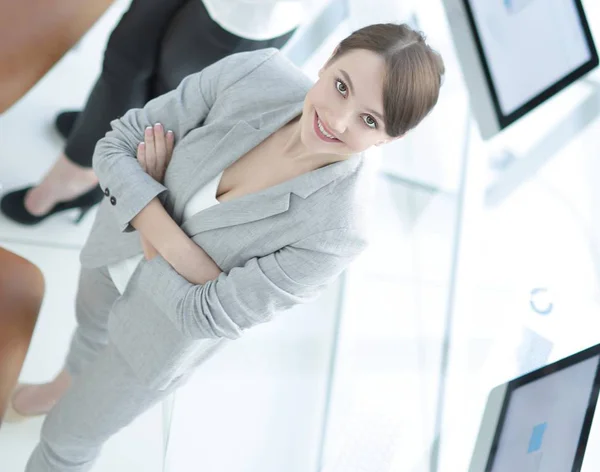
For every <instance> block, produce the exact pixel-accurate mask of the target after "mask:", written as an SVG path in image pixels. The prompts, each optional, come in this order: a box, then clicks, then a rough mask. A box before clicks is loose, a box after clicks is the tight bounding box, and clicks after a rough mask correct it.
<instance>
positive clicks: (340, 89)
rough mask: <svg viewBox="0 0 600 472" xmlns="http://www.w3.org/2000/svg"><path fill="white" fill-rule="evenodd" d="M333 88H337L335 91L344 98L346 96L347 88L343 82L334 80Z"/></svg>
mask: <svg viewBox="0 0 600 472" xmlns="http://www.w3.org/2000/svg"><path fill="white" fill-rule="evenodd" d="M335 88H337V91H338V92H340V93H341V94H342V95H344V96H346V94H347V93H348V87H346V84H345V83H344V82H342V81H341V80H340V79H336V81H335Z"/></svg>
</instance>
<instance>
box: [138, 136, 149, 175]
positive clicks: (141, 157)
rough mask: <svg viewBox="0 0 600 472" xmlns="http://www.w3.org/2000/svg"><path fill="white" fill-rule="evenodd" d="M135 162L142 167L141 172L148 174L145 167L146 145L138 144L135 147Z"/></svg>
mask: <svg viewBox="0 0 600 472" xmlns="http://www.w3.org/2000/svg"><path fill="white" fill-rule="evenodd" d="M137 160H138V162H139V163H140V166H141V167H142V170H143V171H144V172H146V173H148V166H147V165H146V143H140V144H138V147H137Z"/></svg>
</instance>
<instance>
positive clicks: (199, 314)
mask: <svg viewBox="0 0 600 472" xmlns="http://www.w3.org/2000/svg"><path fill="white" fill-rule="evenodd" d="M365 245H366V243H365V241H364V239H362V238H361V237H359V236H358V235H356V234H355V233H354V232H353V231H351V230H348V229H346V228H339V229H334V230H327V231H322V232H320V233H316V234H313V235H311V236H309V237H307V238H304V239H302V240H300V241H297V242H296V243H294V244H291V245H289V246H286V247H284V248H282V249H280V250H279V251H276V252H274V253H272V254H267V255H265V256H263V257H254V258H252V259H250V260H249V261H247V262H246V263H245V264H244V266H242V267H234V268H233V269H231V270H230V271H229V273H225V272H221V273H220V274H219V275H218V277H217V278H216V279H214V280H208V281H206V282H205V283H204V284H193V283H190V282H188V281H187V280H186V279H185V278H184V277H182V276H181V275H180V274H178V273H177V271H176V270H175V269H174V268H173V267H171V265H170V264H169V263H168V262H167V261H166V260H165V259H164V258H163V257H161V256H157V257H155V258H153V259H152V260H150V261H145V262H144V263H142V267H141V269H140V271H139V274H138V277H139V279H138V281H137V284H138V286H139V287H140V288H141V290H145V291H146V293H147V295H148V297H149V298H151V299H152V300H153V301H154V302H155V303H156V304H157V305H158V306H159V307H160V309H161V310H162V311H163V312H164V313H165V314H166V316H168V317H169V318H170V319H171V321H172V322H173V323H174V324H175V326H176V327H177V328H178V330H179V331H180V332H181V333H182V334H184V335H185V336H187V337H189V338H192V339H200V338H230V339H236V338H239V337H240V336H241V335H242V333H243V331H244V330H246V329H248V328H251V327H252V326H255V325H257V324H260V323H264V322H266V321H269V320H270V319H271V318H272V316H273V315H274V314H275V313H277V312H281V311H284V310H287V309H289V308H291V307H293V306H295V305H298V304H302V303H306V302H309V301H312V300H314V299H315V298H316V297H317V296H318V295H319V294H320V293H321V292H322V291H323V290H324V289H325V288H327V286H328V285H330V284H331V283H332V282H334V281H335V279H336V278H337V277H338V276H339V275H340V274H341V273H342V272H343V271H344V269H345V268H346V267H347V266H348V265H349V264H350V263H351V262H352V260H354V259H355V258H356V257H357V256H358V255H359V254H360V252H361V251H362V250H363V249H364V248H365ZM202 270H203V269H202V268H200V269H199V271H202Z"/></svg>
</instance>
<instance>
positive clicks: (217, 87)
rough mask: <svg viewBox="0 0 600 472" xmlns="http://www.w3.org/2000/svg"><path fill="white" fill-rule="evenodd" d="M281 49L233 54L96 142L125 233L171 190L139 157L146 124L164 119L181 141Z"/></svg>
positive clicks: (103, 181)
mask: <svg viewBox="0 0 600 472" xmlns="http://www.w3.org/2000/svg"><path fill="white" fill-rule="evenodd" d="M276 52H277V50H275V49H264V50H260V51H258V52H256V51H255V52H250V53H238V54H234V55H231V56H228V57H226V58H224V59H221V60H220V61H218V62H216V63H214V64H212V65H210V66H208V67H206V68H205V69H203V70H202V71H201V72H198V73H195V74H192V75H189V76H188V77H186V78H185V79H183V81H182V82H181V84H180V85H179V86H178V87H177V88H176V89H175V90H173V91H171V92H169V93H166V94H164V95H161V96H160V97H157V98H155V99H153V100H151V101H150V102H148V103H147V104H146V105H145V106H144V108H134V109H132V110H129V111H128V112H127V113H126V114H125V115H124V116H122V117H121V118H118V119H116V120H113V121H112V122H111V127H112V130H111V131H109V132H108V133H106V136H105V137H104V138H102V139H100V140H99V141H98V143H97V145H96V148H95V150H94V156H93V159H92V166H93V168H94V171H95V172H96V175H97V176H98V180H99V182H100V186H101V188H102V189H103V190H104V191H105V194H106V196H107V197H109V198H110V202H111V204H112V208H113V209H114V212H115V217H116V219H117V222H118V224H119V228H120V229H121V231H124V232H131V231H134V228H133V227H132V226H131V225H130V222H131V220H132V219H133V218H134V217H135V216H136V215H137V214H138V213H139V212H140V211H141V210H142V209H143V208H144V207H145V206H146V205H148V203H150V201H151V200H152V199H153V198H155V197H156V196H158V195H160V194H162V193H163V192H164V191H166V190H167V188H166V187H165V186H164V185H162V184H160V183H158V182H156V181H155V180H154V179H152V178H151V177H150V176H149V175H148V174H146V173H145V172H144V171H143V170H142V168H141V166H140V165H139V163H138V161H137V159H136V153H137V145H138V144H139V143H140V142H141V141H143V140H144V130H145V128H146V127H148V126H152V125H153V124H155V123H161V124H162V125H163V126H164V127H165V129H170V130H172V131H173V132H174V133H175V140H176V142H177V140H180V139H182V138H183V137H184V136H185V135H186V134H187V133H188V132H189V131H191V130H192V129H194V128H197V127H198V126H201V125H202V123H203V121H204V120H205V118H206V116H207V115H208V112H209V111H210V109H211V107H212V106H213V104H214V103H215V101H216V99H217V96H218V95H219V94H220V93H222V92H223V91H224V90H226V89H227V88H228V87H230V86H231V85H232V84H233V83H235V82H237V81H238V80H239V79H241V78H242V77H244V76H245V75H247V74H248V73H250V72H251V71H252V70H254V69H255V68H256V67H258V66H259V65H260V64H262V63H263V62H264V61H266V60H267V59H269V58H270V57H272V56H273V55H274V54H275V53H276Z"/></svg>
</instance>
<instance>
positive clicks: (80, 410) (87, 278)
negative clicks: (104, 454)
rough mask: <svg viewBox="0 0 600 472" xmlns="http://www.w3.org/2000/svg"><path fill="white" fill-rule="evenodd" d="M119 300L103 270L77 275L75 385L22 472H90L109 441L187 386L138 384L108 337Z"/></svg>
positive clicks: (71, 357)
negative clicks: (162, 387) (159, 403)
mask: <svg viewBox="0 0 600 472" xmlns="http://www.w3.org/2000/svg"><path fill="white" fill-rule="evenodd" d="M117 297H119V292H118V291H117V289H116V287H115V286H114V284H113V282H112V280H111V278H110V276H109V274H108V270H107V268H106V267H101V268H98V269H85V268H82V269H81V273H80V276H79V287H78V290H77V298H76V304H75V310H76V318H77V323H78V326H77V328H76V330H75V332H74V334H73V337H72V341H71V346H70V350H69V353H68V354H67V358H66V363H65V368H66V369H67V371H68V372H69V373H70V374H71V375H72V376H73V383H72V385H71V387H70V388H69V390H68V391H67V392H66V394H65V395H64V396H63V398H62V399H61V400H60V401H59V402H58V403H57V404H56V405H55V406H54V408H53V409H52V410H51V411H50V412H49V413H48V415H47V416H46V418H45V421H44V423H43V426H42V431H41V437H40V442H39V444H38V445H37V446H36V448H35V449H34V451H33V453H32V455H31V457H30V458H29V461H28V463H27V467H26V469H25V470H26V472H83V471H88V470H90V469H91V468H92V466H93V464H94V462H95V460H96V458H97V457H98V455H99V454H100V451H101V449H102V446H103V444H104V443H105V442H106V441H107V440H108V438H110V437H111V436H112V435H113V434H115V433H116V432H118V431H119V430H120V429H121V428H123V427H124V426H127V425H128V424H129V423H131V422H132V421H133V420H134V419H135V418H136V417H137V416H139V415H140V414H142V413H143V412H145V411H146V410H148V409H149V408H150V407H152V406H153V405H155V404H156V403H157V402H159V401H161V400H162V399H163V398H165V397H166V396H168V395H169V394H170V393H171V392H173V391H174V390H175V389H177V388H178V387H179V386H181V385H182V384H183V383H184V382H185V381H186V380H187V377H188V376H184V377H185V378H180V379H177V380H176V382H175V383H174V384H172V385H169V386H167V388H166V389H161V390H158V389H157V390H153V389H150V388H148V387H147V386H144V385H142V383H141V382H139V381H138V380H137V379H136V375H135V373H134V372H133V371H132V369H131V368H130V367H129V366H128V364H127V362H126V361H125V360H124V359H123V357H122V356H121V355H120V354H119V352H118V350H117V349H116V348H115V346H114V345H113V344H112V343H111V341H110V339H109V336H108V329H107V324H108V318H109V316H110V309H111V306H112V304H113V303H114V301H115V300H116V299H117ZM134 335H135V334H134V333H132V337H133V336H134Z"/></svg>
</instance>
